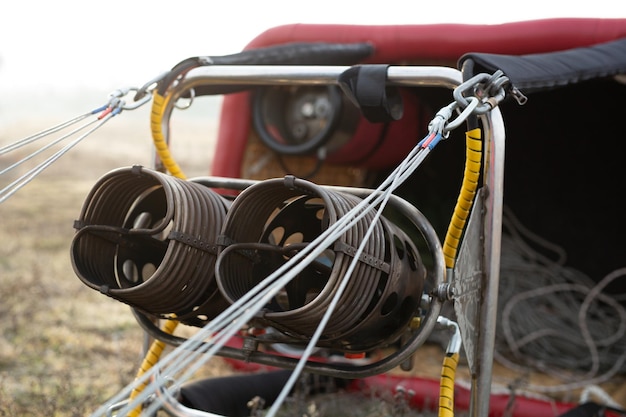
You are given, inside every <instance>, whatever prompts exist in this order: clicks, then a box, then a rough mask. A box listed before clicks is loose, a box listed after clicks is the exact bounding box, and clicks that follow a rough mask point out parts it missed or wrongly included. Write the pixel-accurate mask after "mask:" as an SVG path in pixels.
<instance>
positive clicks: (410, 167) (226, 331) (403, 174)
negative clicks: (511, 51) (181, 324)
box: [94, 133, 441, 417]
mask: <svg viewBox="0 0 626 417" xmlns="http://www.w3.org/2000/svg"><path fill="white" fill-rule="evenodd" d="M440 139H441V134H439V133H431V134H430V135H428V136H427V137H426V138H425V139H424V140H422V141H420V143H419V144H418V146H416V147H415V148H414V149H413V150H412V151H411V153H410V154H409V155H408V156H407V158H405V160H404V161H403V162H402V163H401V164H400V165H399V166H398V167H397V168H396V169H395V170H394V171H393V173H392V174H391V175H390V176H389V177H387V179H386V180H385V181H384V182H383V183H382V184H381V185H380V186H379V187H378V188H377V189H376V190H375V192H373V193H372V194H370V195H369V196H368V197H366V198H365V199H363V200H362V201H361V202H359V203H358V204H357V205H356V206H355V207H354V208H353V209H351V210H350V211H349V212H348V213H347V214H346V215H345V216H343V217H342V218H340V219H339V220H338V221H337V222H336V223H334V224H333V225H331V226H330V227H329V228H328V229H326V230H325V231H324V232H322V233H321V234H320V236H318V238H316V239H315V240H314V241H313V242H311V244H309V245H308V246H307V247H306V248H304V249H303V250H302V251H300V252H298V253H297V254H296V255H295V256H294V257H292V258H291V259H290V260H289V261H288V262H286V263H285V264H284V265H282V266H281V267H280V268H278V269H277V270H276V271H275V272H273V273H272V274H270V275H269V276H268V277H267V278H265V279H264V280H263V281H261V283H259V284H258V285H257V286H255V287H254V288H253V289H252V290H250V291H249V292H247V293H246V294H244V296H243V297H241V298H240V299H238V300H237V301H235V302H234V303H233V304H232V305H231V306H230V307H228V308H227V309H226V310H224V311H223V312H222V313H221V314H220V315H218V316H217V317H216V318H215V319H214V320H212V321H211V322H210V323H209V324H207V326H205V327H204V328H203V329H201V330H200V331H199V332H197V333H196V334H195V335H193V336H192V337H190V338H189V339H187V340H186V341H185V342H183V343H182V344H181V345H180V346H178V347H177V348H176V349H175V350H174V351H172V352H171V353H170V354H169V355H168V356H167V357H165V358H164V359H163V360H162V361H161V362H160V363H159V364H157V366H155V367H153V368H152V369H151V370H150V371H149V372H147V373H146V374H144V375H143V376H142V377H141V378H139V379H137V380H135V381H134V382H133V383H132V384H130V385H129V386H128V387H126V388H125V389H124V390H123V391H122V392H121V393H119V394H118V395H117V396H115V397H114V398H112V399H111V400H110V401H109V402H107V403H106V404H104V405H103V406H102V407H100V408H99V409H98V410H97V411H96V412H95V413H94V415H102V414H103V413H104V412H106V410H107V409H108V408H109V407H110V406H111V405H112V404H115V403H117V402H119V401H120V400H121V399H123V398H124V397H127V396H128V392H129V391H130V390H132V389H133V386H134V385H135V384H143V383H146V382H148V381H149V380H151V382H150V383H149V384H148V385H147V386H146V387H145V388H144V390H143V391H142V393H141V394H140V395H138V396H137V397H136V398H134V399H133V401H131V402H129V403H128V404H127V405H126V408H127V409H128V410H131V409H133V408H135V407H136V406H137V405H139V404H141V403H143V402H145V401H146V400H148V398H149V396H150V395H151V394H153V393H155V392H157V390H158V389H159V387H160V386H162V385H163V384H164V383H165V384H167V383H168V381H170V380H172V378H173V375H177V374H180V376H179V377H178V378H175V381H176V382H175V384H177V385H178V384H181V383H183V382H185V381H186V380H188V379H189V378H191V376H192V375H193V374H195V373H196V372H197V370H198V369H199V368H200V367H201V366H202V365H204V364H205V363H206V362H207V361H208V360H210V359H211V358H212V357H213V356H214V355H215V354H216V353H217V352H218V350H219V349H221V348H222V347H223V346H224V344H225V343H226V342H227V341H228V340H229V339H230V338H231V337H232V336H233V335H234V334H235V333H236V332H238V331H239V329H240V328H241V327H242V326H243V325H245V324H246V323H247V322H248V321H249V320H250V319H251V318H252V317H253V316H254V315H255V314H256V313H257V312H258V311H259V310H260V309H261V308H262V307H263V306H264V305H266V304H267V302H269V301H270V300H271V298H272V297H274V295H275V294H276V293H277V292H278V291H279V290H280V289H281V288H283V287H284V286H285V285H286V284H287V283H288V282H289V281H291V280H292V279H293V278H294V277H295V276H297V275H298V274H299V273H300V272H301V271H302V270H303V269H304V268H305V267H306V266H307V265H308V264H310V263H311V262H313V261H314V260H315V259H316V258H317V257H318V256H319V255H320V254H321V253H322V252H323V251H324V250H325V248H326V247H328V246H329V245H330V244H332V243H333V242H334V241H335V240H336V239H337V238H339V237H340V236H341V235H342V234H343V233H345V231H346V230H348V229H349V228H350V227H352V226H353V225H354V224H356V222H358V221H359V220H360V219H361V218H362V217H363V216H365V215H366V214H367V213H369V212H370V211H371V210H376V207H377V206H378V205H379V204H383V202H385V201H386V199H388V198H389V195H390V193H391V192H393V191H394V190H395V189H396V188H397V187H398V186H399V185H400V184H402V183H403V182H404V181H405V180H406V179H407V178H408V177H409V176H410V175H411V174H412V173H413V172H414V171H415V169H416V168H417V167H418V166H419V165H420V164H421V162H422V161H423V160H424V158H425V157H426V156H427V155H428V153H429V152H430V150H432V149H433V148H434V146H436V144H437V143H438V142H439V140H440ZM218 264H219V259H218ZM218 268H219V265H216V269H218ZM344 279H345V280H347V278H344ZM319 331H320V332H321V330H319ZM205 339H206V340H207V341H208V342H209V343H203V340H205ZM309 346H312V345H309ZM185 369H186V371H184V370H185ZM161 374H162V375H164V376H167V378H168V380H164V379H163V378H162V377H160V375H161ZM294 378H295V377H294ZM279 405H280V404H278V405H276V406H275V407H274V409H273V411H272V412H271V413H270V414H268V417H269V416H272V415H273V414H272V413H274V412H275V411H276V409H277V407H278V406H279ZM159 407H160V404H159V403H158V402H156V401H155V402H154V403H152V404H151V405H150V406H149V407H148V408H147V409H146V412H147V413H150V412H155V411H156V410H157V409H158V408H159ZM128 410H126V409H125V410H120V412H121V414H124V413H125V412H127V411H128Z"/></svg>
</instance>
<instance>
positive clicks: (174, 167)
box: [150, 92, 186, 179]
mask: <svg viewBox="0 0 626 417" xmlns="http://www.w3.org/2000/svg"><path fill="white" fill-rule="evenodd" d="M170 97H171V95H170V96H166V97H163V96H162V95H160V94H159V93H157V92H155V93H154V96H153V98H152V108H151V110H150V131H151V132H152V141H153V142H154V147H155V148H156V152H157V155H159V159H161V162H163V165H164V166H165V168H166V169H167V170H168V171H169V173H170V174H171V175H173V176H174V177H177V178H182V179H185V178H186V177H185V174H184V173H183V170H182V169H181V168H180V166H178V164H177V163H176V161H175V160H174V158H173V157H172V154H171V152H170V149H169V147H168V144H167V140H166V139H165V135H164V134H163V129H162V127H161V123H162V121H163V113H164V112H165V107H166V106H167V103H168V101H169V100H170Z"/></svg>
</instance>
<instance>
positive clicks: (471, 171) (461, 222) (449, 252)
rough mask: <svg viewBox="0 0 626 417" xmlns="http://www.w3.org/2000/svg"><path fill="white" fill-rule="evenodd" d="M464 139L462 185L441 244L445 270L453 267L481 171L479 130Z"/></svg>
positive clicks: (470, 132) (467, 134)
mask: <svg viewBox="0 0 626 417" xmlns="http://www.w3.org/2000/svg"><path fill="white" fill-rule="evenodd" d="M465 139H466V155H465V172H464V174H463V184H462V185H461V191H460V193H459V197H458V199H457V202H456V207H455V208H454V213H453V215H452V219H451V220H450V225H449V226H448V231H447V234H446V238H445V240H444V243H443V254H444V258H445V261H446V267H447V268H453V267H454V263H455V260H456V254H457V250H458V246H459V241H460V240H461V236H462V234H463V229H464V228H465V222H466V221H467V218H468V216H469V213H470V210H471V208H472V204H473V202H474V196H475V195H476V190H477V188H478V180H479V178H480V171H481V158H482V137H481V131H480V129H472V130H470V131H469V132H467V133H466V134H465Z"/></svg>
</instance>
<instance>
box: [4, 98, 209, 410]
mask: <svg viewBox="0 0 626 417" xmlns="http://www.w3.org/2000/svg"><path fill="white" fill-rule="evenodd" d="M83 110H85V109H84V108H83V109H79V111H83ZM200 110H202V109H200ZM75 114H78V113H75V112H73V109H68V111H67V114H66V115H65V118H61V119H55V118H52V117H37V118H36V119H35V120H31V119H23V120H21V119H15V120H12V122H11V123H6V124H4V125H3V126H2V129H0V146H3V145H6V144H8V143H12V142H14V141H15V140H17V139H20V138H22V137H24V136H26V135H29V134H33V133H35V132H38V131H39V130H40V129H43V128H47V127H50V126H52V125H54V124H56V123H59V122H61V121H64V120H66V119H69V118H70V117H73V116H74V115H75ZM181 117H182V116H181ZM186 117H188V118H189V119H188V120H185V121H184V123H183V124H182V125H181V126H180V128H178V129H175V130H173V132H172V135H173V138H174V139H175V141H178V146H177V147H175V148H174V151H175V152H177V155H178V157H180V163H181V165H182V166H184V167H187V168H189V171H190V174H191V175H202V174H206V173H207V172H208V166H209V163H210V155H211V146H212V144H211V140H210V138H211V134H212V131H211V129H212V125H211V119H210V118H208V117H207V118H201V117H197V115H195V116H194V115H190V116H186ZM148 126H149V120H148V109H147V108H146V109H145V110H144V109H141V110H140V111H137V113H136V114H135V113H133V114H131V113H122V115H120V117H118V118H117V119H113V120H112V121H111V122H110V124H107V125H105V126H104V127H103V128H102V129H100V130H98V131H97V132H96V133H95V134H93V135H92V136H90V137H89V138H88V139H87V140H86V141H84V142H82V143H81V144H80V145H79V146H77V147H76V148H75V149H73V150H72V151H71V152H70V153H68V154H67V155H65V156H64V157H63V158H62V159H61V160H60V161H59V162H57V163H56V164H54V165H53V166H51V167H50V168H49V169H47V170H45V171H44V172H43V173H42V174H41V175H40V176H38V177H37V178H36V179H35V180H34V181H32V182H31V183H29V184H28V185H26V186H25V187H24V188H22V189H21V190H20V191H19V192H17V193H15V194H14V195H13V196H12V197H11V198H9V199H8V200H6V201H5V202H3V203H2V204H0V218H1V220H0V226H1V227H0V242H2V243H1V246H0V296H1V298H2V302H1V303H0V318H1V319H2V320H1V321H0V335H1V336H0V416H12V417H20V416H44V415H45V416H56V417H65V416H83V415H88V414H89V413H90V412H92V411H94V410H95V408H96V407H97V406H99V405H100V404H102V403H103V402H104V401H105V400H106V399H108V398H109V397H111V396H112V395H113V394H115V393H117V392H118V391H119V389H120V388H122V387H123V386H125V385H126V384H128V383H130V382H131V381H132V380H133V378H134V376H135V373H136V371H137V369H138V366H139V364H140V362H141V359H142V356H143V342H144V335H143V332H142V331H141V330H140V328H139V326H138V325H137V323H136V322H135V319H134V318H133V315H132V314H131V312H130V309H129V308H128V307H127V306H126V305H124V304H121V303H119V302H117V301H114V300H112V299H109V298H107V297H105V296H103V295H102V294H100V293H97V292H95V291H93V290H91V289H90V288H88V287H86V286H85V285H84V284H82V283H81V282H80V280H79V279H78V278H77V277H76V275H75V274H74V272H73V270H72V267H71V261H70V256H69V248H70V242H71V239H72V236H73V234H74V229H73V228H72V224H73V220H74V219H76V218H77V217H78V215H79V212H80V208H81V206H82V203H83V201H84V199H85V197H86V195H87V193H88V191H89V190H90V189H91V187H92V186H93V185H94V183H95V182H96V181H97V179H98V178H99V177H100V176H101V175H103V174H105V173H106V172H108V171H110V170H111V169H114V168H118V167H121V166H128V165H132V164H135V163H139V164H143V165H147V166H150V165H151V161H152V145H151V142H150V134H149V130H148ZM32 149H33V148H31V149H28V150H25V151H13V152H11V153H8V154H6V155H4V156H0V168H3V167H6V166H9V165H10V164H12V163H13V162H14V161H16V160H18V159H19V158H21V157H23V156H24V155H25V154H26V153H25V152H27V151H28V152H30V151H32ZM55 149H58V148H55ZM48 155H50V153H48ZM34 163H35V162H34V161H33V163H30V162H29V163H28V164H25V165H28V166H26V167H25V168H23V169H22V168H20V169H21V170H22V172H23V171H24V169H27V168H28V169H29V168H32V167H33V166H34ZM15 175H16V174H11V177H9V175H3V176H0V188H3V187H5V186H6V185H7V184H8V183H9V182H10V181H11V180H12V179H13V178H14V177H15Z"/></svg>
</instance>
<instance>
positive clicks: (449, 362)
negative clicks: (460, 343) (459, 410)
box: [439, 352, 459, 417]
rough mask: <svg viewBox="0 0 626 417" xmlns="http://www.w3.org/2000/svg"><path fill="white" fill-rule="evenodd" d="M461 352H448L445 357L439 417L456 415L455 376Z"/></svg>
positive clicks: (440, 386)
mask: <svg viewBox="0 0 626 417" xmlns="http://www.w3.org/2000/svg"><path fill="white" fill-rule="evenodd" d="M458 363H459V353H458V352H457V353H448V354H446V356H445V358H444V359H443V367H442V368H441V382H440V384H439V417H454V376H455V374H456V367H457V365H458Z"/></svg>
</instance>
